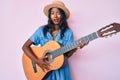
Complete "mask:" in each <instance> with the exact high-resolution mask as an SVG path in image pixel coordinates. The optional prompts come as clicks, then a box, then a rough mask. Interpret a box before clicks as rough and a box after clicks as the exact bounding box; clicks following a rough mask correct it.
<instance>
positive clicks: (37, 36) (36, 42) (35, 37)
mask: <svg viewBox="0 0 120 80" xmlns="http://www.w3.org/2000/svg"><path fill="white" fill-rule="evenodd" d="M41 32H42V28H40V27H39V28H38V29H37V30H36V31H35V32H34V33H33V34H32V36H30V38H29V39H30V40H31V41H32V42H33V43H34V45H39V44H40V36H41V35H40V34H41Z"/></svg>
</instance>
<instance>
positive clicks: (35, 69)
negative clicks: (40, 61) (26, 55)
mask: <svg viewBox="0 0 120 80" xmlns="http://www.w3.org/2000/svg"><path fill="white" fill-rule="evenodd" d="M32 67H33V70H34V73H37V68H36V64H35V62H33V61H32Z"/></svg>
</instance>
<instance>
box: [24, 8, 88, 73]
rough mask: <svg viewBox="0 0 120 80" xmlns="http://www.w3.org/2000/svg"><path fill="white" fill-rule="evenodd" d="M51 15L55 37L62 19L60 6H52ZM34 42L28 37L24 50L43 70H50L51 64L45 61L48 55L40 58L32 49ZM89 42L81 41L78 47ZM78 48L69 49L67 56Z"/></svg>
mask: <svg viewBox="0 0 120 80" xmlns="http://www.w3.org/2000/svg"><path fill="white" fill-rule="evenodd" d="M50 17H51V19H52V21H53V23H54V25H55V30H54V31H53V32H52V36H53V37H55V36H56V34H57V33H58V30H59V26H58V24H59V22H60V19H61V15H60V12H59V10H58V8H52V11H51V15H50ZM32 44H33V42H32V41H31V40H30V39H28V40H27V41H26V42H25V43H24V45H23V47H22V49H23V51H24V52H25V53H26V55H27V56H28V57H29V58H30V59H31V60H33V61H34V62H35V63H36V64H38V65H39V67H41V68H42V70H43V71H45V70H48V71H49V70H50V68H49V66H50V65H49V64H47V63H45V62H44V61H43V60H44V59H45V58H47V56H45V57H41V58H39V59H38V58H37V57H36V56H35V55H34V54H33V52H32V50H31V48H30V46H31V45H32ZM87 44H88V43H86V44H82V43H80V44H79V45H78V48H80V49H81V48H83V47H84V46H85V45H87ZM78 48H76V49H74V50H72V51H69V52H68V53H66V56H67V57H70V56H72V54H73V53H74V52H76V50H77V49H78Z"/></svg>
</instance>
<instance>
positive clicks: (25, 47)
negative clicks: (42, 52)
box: [22, 39, 49, 71]
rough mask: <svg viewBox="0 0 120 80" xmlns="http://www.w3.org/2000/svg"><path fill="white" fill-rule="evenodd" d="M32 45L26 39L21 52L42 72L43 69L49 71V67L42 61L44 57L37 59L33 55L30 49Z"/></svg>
mask: <svg viewBox="0 0 120 80" xmlns="http://www.w3.org/2000/svg"><path fill="white" fill-rule="evenodd" d="M32 44H33V42H32V41H31V40H30V39H28V40H27V41H26V42H25V44H24V45H23V47H22V49H23V51H24V52H25V54H26V55H27V56H28V57H29V58H30V59H31V60H33V61H34V62H35V63H36V64H38V65H39V66H40V67H41V68H42V69H43V71H44V70H45V69H47V70H49V65H48V64H47V63H45V62H44V61H43V59H45V58H46V57H43V58H40V59H37V57H36V56H35V55H34V54H33V52H32V50H31V48H30V46H31V45H32Z"/></svg>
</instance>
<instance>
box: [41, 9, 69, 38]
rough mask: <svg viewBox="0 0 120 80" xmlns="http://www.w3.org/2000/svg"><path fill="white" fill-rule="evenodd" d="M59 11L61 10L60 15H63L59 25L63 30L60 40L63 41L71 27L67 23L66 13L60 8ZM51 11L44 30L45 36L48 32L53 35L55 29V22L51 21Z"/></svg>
mask: <svg viewBox="0 0 120 80" xmlns="http://www.w3.org/2000/svg"><path fill="white" fill-rule="evenodd" d="M58 9H59V11H60V14H61V20H60V23H59V24H58V25H59V28H60V30H61V33H60V39H62V38H63V36H64V32H65V31H66V29H67V28H69V26H68V23H67V21H66V15H65V12H64V11H63V10H62V9H60V8H58ZM51 10H52V8H51V9H49V12H48V24H47V25H45V27H44V29H43V33H44V36H46V34H47V32H50V33H52V32H53V30H54V29H55V27H54V24H53V22H52V20H51V17H50V15H51Z"/></svg>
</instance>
